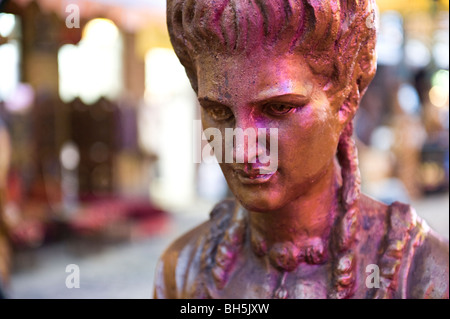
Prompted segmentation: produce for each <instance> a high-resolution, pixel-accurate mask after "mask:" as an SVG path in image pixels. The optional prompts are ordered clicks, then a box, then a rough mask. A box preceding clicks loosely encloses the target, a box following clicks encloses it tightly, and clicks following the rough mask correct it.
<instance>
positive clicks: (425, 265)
mask: <svg viewBox="0 0 450 319" xmlns="http://www.w3.org/2000/svg"><path fill="white" fill-rule="evenodd" d="M407 296H408V298H413V299H423V298H426V299H444V298H447V299H448V298H449V242H448V240H447V239H445V238H442V237H441V236H440V235H438V234H436V233H435V232H434V231H433V230H429V231H428V232H427V233H426V235H425V237H424V239H423V240H422V242H421V243H420V245H418V247H416V249H415V253H414V257H413V259H412V262H411V265H410V268H409V272H408V289H407Z"/></svg>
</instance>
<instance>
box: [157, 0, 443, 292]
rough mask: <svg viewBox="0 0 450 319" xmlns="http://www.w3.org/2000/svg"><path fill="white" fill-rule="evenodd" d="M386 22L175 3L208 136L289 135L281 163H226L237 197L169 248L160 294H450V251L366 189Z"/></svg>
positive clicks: (333, 4)
mask: <svg viewBox="0 0 450 319" xmlns="http://www.w3.org/2000/svg"><path fill="white" fill-rule="evenodd" d="M374 15H375V3H374V1H373V0H359V1H356V0H346V1H344V0H340V1H337V0H336V1H313V0H215V1H213V0H168V2H167V22H168V28H169V34H170V37H171V41H172V44H173V46H174V49H175V52H176V54H177V55H178V57H179V59H180V61H181V63H182V64H183V66H184V67H185V69H186V73H187V75H188V77H189V79H190V82H191V84H192V87H193V89H194V91H195V92H196V94H197V96H198V99H199V102H200V104H201V107H202V124H203V128H204V129H207V128H211V127H215V128H218V129H219V130H220V131H221V132H225V129H226V128H237V127H239V128H242V129H248V128H253V129H257V128H277V129H278V163H277V168H276V170H275V171H265V170H264V169H265V167H266V165H267V164H263V163H262V162H261V161H258V159H256V160H254V161H251V160H250V155H249V154H247V155H246V160H245V161H244V163H240V162H239V161H234V162H233V163H221V164H220V167H221V169H222V171H223V173H224V175H225V178H226V180H227V183H228V185H229V187H230V190H231V191H232V192H233V194H234V195H235V197H236V199H233V200H231V199H230V200H225V201H223V202H221V203H219V204H217V206H216V207H215V208H214V209H213V211H212V213H211V216H210V219H209V220H208V221H207V222H205V223H204V224H202V225H200V226H198V227H197V228H195V229H193V230H192V231H190V232H189V233H187V234H185V235H184V236H182V237H181V238H179V239H178V240H176V241H175V242H174V243H173V244H172V245H171V246H170V247H169V248H168V249H167V250H166V251H165V253H164V254H163V256H162V257H161V260H160V261H159V264H158V266H157V271H156V279H155V292H154V293H155V298H171V299H174V298H233V299H236V298H239V299H240V298H258V299H265V298H278V299H285V298H321V299H322V298H339V299H342V298H355V299H360V298H448V296H449V295H448V291H449V288H448V286H449V280H448V263H449V248H448V247H449V246H448V241H446V240H444V239H442V238H441V237H439V235H437V234H436V233H435V232H434V231H433V230H431V229H429V227H428V226H427V225H426V223H425V222H424V221H422V220H421V219H420V218H419V217H418V216H417V215H416V213H415V211H414V209H413V208H411V207H410V206H408V205H406V204H402V203H399V202H395V203H393V204H392V205H389V206H388V205H385V204H383V203H380V202H378V201H376V200H374V199H372V198H369V197H368V196H365V195H364V194H361V192H360V174H359V170H358V160H357V150H356V147H355V143H354V141H353V139H352V133H353V125H352V119H353V117H354V115H355V112H356V110H357V108H358V104H359V102H360V100H361V97H362V95H363V94H364V92H365V90H366V88H367V87H368V85H369V83H370V81H371V80H372V78H373V76H374V74H375V71H376V58H375V42H376V30H375V24H374V23H373V17H374ZM223 136H225V133H224V134H223ZM236 148H238V146H236ZM258 154H259V153H256V158H257V157H258Z"/></svg>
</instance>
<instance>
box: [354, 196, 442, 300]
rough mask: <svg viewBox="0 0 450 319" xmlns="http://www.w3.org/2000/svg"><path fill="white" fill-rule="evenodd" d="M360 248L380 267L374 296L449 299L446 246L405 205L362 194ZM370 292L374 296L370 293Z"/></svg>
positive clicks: (413, 211)
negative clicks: (388, 202)
mask: <svg viewBox="0 0 450 319" xmlns="http://www.w3.org/2000/svg"><path fill="white" fill-rule="evenodd" d="M361 199H362V201H361V223H362V230H363V231H362V234H361V237H362V238H361V239H362V251H364V252H365V254H366V255H368V256H366V257H368V260H374V261H375V260H376V261H375V264H376V265H378V266H379V268H380V275H381V278H380V280H381V282H380V288H379V289H376V290H374V291H371V293H370V294H369V295H370V296H371V297H373V298H414V299H417V298H448V289H449V288H448V286H449V276H448V271H449V266H448V265H449V246H448V240H446V239H444V238H442V237H440V236H439V235H438V234H436V233H435V232H434V231H433V230H432V229H430V228H429V227H428V225H427V223H426V222H425V221H424V220H422V219H421V218H420V217H419V216H418V215H417V213H416V212H415V210H414V208H413V207H411V206H410V205H408V204H404V203H400V202H394V203H392V204H391V205H385V204H383V203H380V202H378V201H376V200H374V199H372V198H370V197H368V196H362V197H361ZM372 294H373V295H372Z"/></svg>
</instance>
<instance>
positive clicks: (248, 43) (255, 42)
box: [167, 0, 376, 103]
mask: <svg viewBox="0 0 450 319" xmlns="http://www.w3.org/2000/svg"><path fill="white" fill-rule="evenodd" d="M374 17H375V1H374V0H339V1H338V0H336V1H323V0H270V1H268V0H168V1H167V25H168V29H169V35H170V39H171V41H172V44H173V47H174V49H175V52H176V54H177V56H178V57H179V59H180V61H181V63H182V64H183V65H184V67H185V69H186V73H187V75H188V77H189V79H190V81H191V85H192V87H193V89H194V91H195V92H197V90H198V85H197V71H196V60H197V58H198V57H199V56H201V55H202V54H247V55H248V56H249V58H251V53H252V51H253V50H254V49H255V48H257V47H261V46H262V47H264V48H266V49H270V48H272V47H275V46H277V48H279V49H277V52H286V54H295V53H301V55H302V56H304V57H305V58H306V60H307V62H308V64H309V65H310V68H311V70H312V71H313V73H315V74H316V75H317V77H318V78H319V79H320V81H321V84H322V86H323V88H324V90H325V91H326V92H327V93H328V96H329V97H333V98H334V99H338V101H337V102H338V103H344V101H345V100H346V99H348V97H349V95H356V96H354V97H352V98H351V99H350V100H353V101H354V100H355V98H356V99H357V100H358V101H357V102H359V100H360V98H361V95H362V94H363V93H364V91H365V89H366V88H367V86H368V85H369V83H370V81H371V80H372V78H373V76H374V75H375V71H376V59H375V42H376V29H375V27H374V23H373V20H374ZM343 89H344V90H343Z"/></svg>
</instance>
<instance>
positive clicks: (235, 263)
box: [155, 197, 448, 299]
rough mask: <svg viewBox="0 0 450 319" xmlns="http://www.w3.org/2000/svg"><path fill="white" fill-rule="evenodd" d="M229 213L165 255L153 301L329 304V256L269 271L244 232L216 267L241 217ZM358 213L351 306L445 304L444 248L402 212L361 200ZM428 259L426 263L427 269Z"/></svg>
mask: <svg viewBox="0 0 450 319" xmlns="http://www.w3.org/2000/svg"><path fill="white" fill-rule="evenodd" d="M236 205H237V204H236V203H235V202H234V201H232V200H227V201H224V202H221V203H219V204H218V205H217V206H216V207H215V209H214V210H213V212H212V213H211V219H210V220H209V221H208V222H206V223H204V224H202V225H200V226H199V227H197V228H196V229H194V230H192V231H191V232H189V233H188V234H186V235H185V236H183V237H181V238H180V239H179V240H177V241H176V242H175V243H174V244H173V245H172V246H171V247H170V248H169V249H168V250H167V251H166V253H165V254H164V256H163V257H162V259H161V261H160V264H159V265H158V270H157V278H156V285H155V297H157V298H189V299H197V298H215V299H216V298H223V299H236V298H238V299H244V298H251V299H271V298H277V297H278V298H279V297H280V295H279V294H277V291H278V290H279V289H280V288H281V287H282V288H283V289H284V290H285V293H284V294H281V295H282V296H284V297H285V298H293V299H324V298H329V297H330V291H331V289H330V282H331V281H332V280H331V279H332V278H331V276H332V275H331V274H332V269H333V267H334V266H335V265H333V258H332V257H331V256H330V257H328V258H327V259H326V260H324V262H323V263H320V264H308V263H306V262H302V263H300V264H299V265H298V266H297V267H296V268H295V269H294V270H292V271H283V270H280V269H277V268H276V267H274V266H273V265H272V264H271V263H270V261H269V258H268V257H267V256H257V255H256V254H255V253H254V251H253V250H252V247H251V244H250V240H249V237H250V236H249V234H248V228H246V229H245V230H244V234H245V236H244V237H243V242H242V245H240V246H239V250H238V251H236V252H234V258H232V262H231V263H228V264H225V265H223V266H222V267H217V266H218V265H217V264H220V263H223V262H224V261H222V260H221V259H220V258H217V257H216V256H217V254H218V251H220V250H222V249H223V247H221V243H223V241H224V238H225V237H226V236H229V234H228V233H227V230H228V229H229V228H231V227H233V215H235V214H236V211H237V209H242V208H240V207H238V206H236ZM361 212H362V214H361V215H362V216H361V218H360V222H359V224H360V230H359V235H358V242H357V245H356V246H355V249H356V251H357V252H358V253H357V256H358V258H357V267H356V286H355V290H354V293H353V294H352V298H357V299H361V298H427V297H428V298H448V243H446V242H442V241H440V240H438V239H436V238H435V236H434V235H433V234H430V233H429V231H428V229H427V226H426V224H423V223H422V221H421V220H420V219H418V218H417V216H416V215H415V213H414V211H412V210H411V209H410V208H409V206H406V205H402V204H399V205H396V204H394V205H392V206H390V207H388V206H386V205H383V204H381V203H378V202H376V201H374V200H372V199H369V198H367V197H363V200H362V201H361ZM241 213H243V214H245V211H243V212H242V211H241ZM430 254H432V255H435V256H434V257H433V262H428V261H429V260H431V258H430ZM436 261H437V262H436ZM374 265H375V266H374ZM374 267H375V268H374ZM445 267H446V269H445ZM378 270H379V277H376V274H375V273H374V271H378ZM418 272H420V273H418ZM424 274H425V275H424ZM217 278H225V280H224V282H221V281H220V280H217ZM378 278H379V281H378V282H377V283H375V281H374V280H378ZM442 282H446V284H442Z"/></svg>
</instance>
